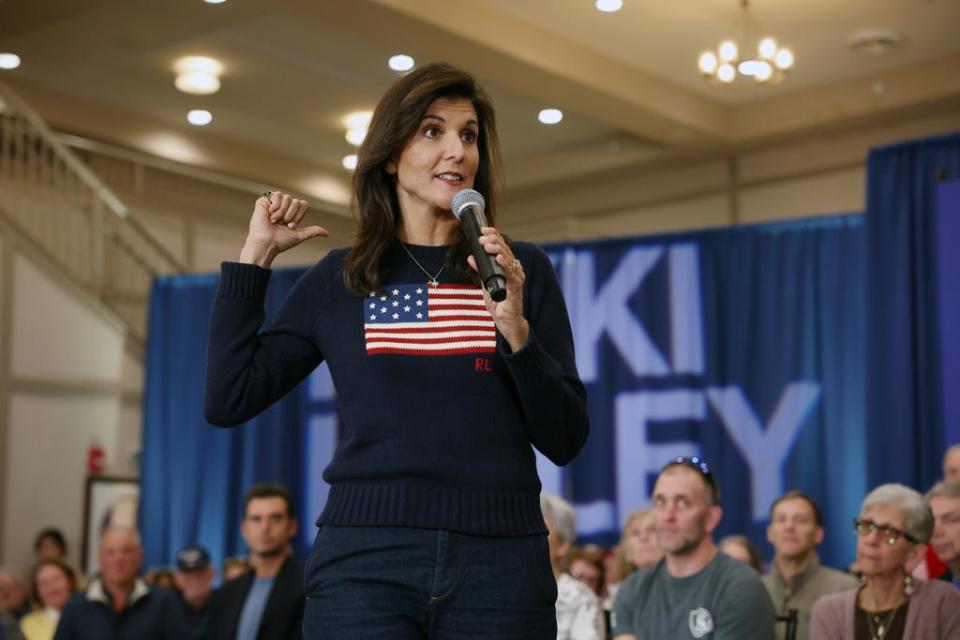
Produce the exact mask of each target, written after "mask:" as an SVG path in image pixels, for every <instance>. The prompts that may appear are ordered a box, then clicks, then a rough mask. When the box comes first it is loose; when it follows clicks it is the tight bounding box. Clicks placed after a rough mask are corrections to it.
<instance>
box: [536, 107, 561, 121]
mask: <svg viewBox="0 0 960 640" xmlns="http://www.w3.org/2000/svg"><path fill="white" fill-rule="evenodd" d="M537 119H539V120H540V122H542V123H543V124H557V123H558V122H560V121H561V120H563V111H560V109H544V110H542V111H541V112H540V114H539V115H538V116H537Z"/></svg>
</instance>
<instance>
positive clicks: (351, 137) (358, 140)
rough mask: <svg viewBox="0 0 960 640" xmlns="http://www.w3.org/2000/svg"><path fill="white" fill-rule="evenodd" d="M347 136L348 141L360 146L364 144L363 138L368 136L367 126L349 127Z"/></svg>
mask: <svg viewBox="0 0 960 640" xmlns="http://www.w3.org/2000/svg"><path fill="white" fill-rule="evenodd" d="M345 137H346V139H347V142H349V143H350V144H352V145H353V146H355V147H359V146H360V145H361V144H363V139H364V138H366V137H367V129H366V127H357V128H356V129H347V135H346V136H345Z"/></svg>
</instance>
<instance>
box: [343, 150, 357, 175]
mask: <svg viewBox="0 0 960 640" xmlns="http://www.w3.org/2000/svg"><path fill="white" fill-rule="evenodd" d="M341 164H343V168H344V169H346V170H347V171H353V170H354V169H356V168H357V154H355V153H351V154H350V155H348V156H343V160H341Z"/></svg>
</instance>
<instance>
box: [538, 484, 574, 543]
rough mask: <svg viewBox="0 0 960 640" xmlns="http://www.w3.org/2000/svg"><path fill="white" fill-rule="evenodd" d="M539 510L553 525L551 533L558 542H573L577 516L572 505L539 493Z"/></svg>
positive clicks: (561, 499)
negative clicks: (554, 534) (555, 535)
mask: <svg viewBox="0 0 960 640" xmlns="http://www.w3.org/2000/svg"><path fill="white" fill-rule="evenodd" d="M540 510H541V511H542V512H543V517H544V518H549V519H550V522H552V523H553V531H554V533H556V534H557V538H559V539H560V542H573V541H574V540H575V539H576V537H577V514H576V512H575V511H574V510H573V505H571V504H570V503H569V502H567V501H566V500H564V499H563V498H561V497H560V496H555V495H553V494H552V493H547V492H546V491H543V492H541V493H540Z"/></svg>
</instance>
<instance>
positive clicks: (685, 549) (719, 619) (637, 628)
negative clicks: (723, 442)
mask: <svg viewBox="0 0 960 640" xmlns="http://www.w3.org/2000/svg"><path fill="white" fill-rule="evenodd" d="M653 504H654V514H655V517H656V531H657V542H658V544H659V546H660V548H661V549H663V551H664V553H665V554H666V556H665V557H664V558H663V559H662V560H660V561H659V562H658V563H657V564H655V565H654V566H652V567H649V568H647V569H642V570H640V571H637V572H636V573H634V574H632V575H631V576H630V577H629V578H627V579H626V580H625V581H624V582H623V585H622V586H621V587H620V590H619V592H618V593H617V599H616V604H615V616H614V622H613V624H614V635H615V637H616V638H617V639H618V640H636V639H646V638H657V640H672V639H674V638H676V639H680V638H685V639H686V638H690V637H691V636H692V637H694V638H704V637H709V638H711V640H744V639H746V638H749V639H750V640H770V639H771V638H773V625H774V612H773V605H772V604H771V603H770V598H769V597H768V596H767V593H766V591H765V590H764V588H763V584H761V582H760V577H759V576H758V575H757V574H756V573H755V572H754V571H751V570H750V568H749V567H746V566H744V565H743V563H741V562H738V561H736V560H734V559H732V558H730V557H729V556H726V555H724V554H722V553H720V552H719V551H718V550H717V547H716V545H715V544H714V542H713V538H712V535H711V534H712V532H713V530H714V529H715V528H716V527H717V525H718V524H719V523H720V520H721V518H722V517H723V511H722V509H721V508H720V491H719V488H718V487H717V484H716V481H715V479H714V478H713V474H712V473H711V472H710V470H709V468H708V467H707V465H706V464H705V463H704V462H703V461H701V460H699V459H698V458H678V459H676V460H674V461H671V462H670V463H668V464H667V465H666V466H665V467H664V468H663V470H662V471H661V472H660V475H659V477H658V478H657V482H656V485H655V486H654V490H653Z"/></svg>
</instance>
